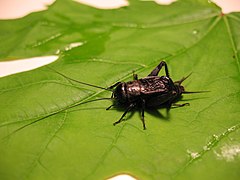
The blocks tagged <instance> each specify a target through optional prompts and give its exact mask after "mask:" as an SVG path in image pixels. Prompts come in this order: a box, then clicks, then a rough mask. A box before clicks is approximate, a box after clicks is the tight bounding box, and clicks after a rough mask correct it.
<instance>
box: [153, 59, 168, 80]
mask: <svg viewBox="0 0 240 180" xmlns="http://www.w3.org/2000/svg"><path fill="white" fill-rule="evenodd" d="M163 66H164V67H165V73H166V76H167V77H169V72H168V67H167V63H166V62H165V61H161V62H160V63H159V65H158V66H157V67H156V68H155V69H154V70H153V71H152V72H151V73H150V74H149V75H148V76H157V75H158V73H159V71H160V70H161V69H162V67H163Z"/></svg>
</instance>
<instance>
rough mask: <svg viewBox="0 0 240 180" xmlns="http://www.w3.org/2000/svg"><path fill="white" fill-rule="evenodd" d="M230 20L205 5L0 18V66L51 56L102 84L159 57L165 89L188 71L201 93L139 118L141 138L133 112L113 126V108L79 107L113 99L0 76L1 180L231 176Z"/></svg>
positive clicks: (234, 85)
mask: <svg viewBox="0 0 240 180" xmlns="http://www.w3.org/2000/svg"><path fill="white" fill-rule="evenodd" d="M239 22H240V13H232V14H228V15H223V14H222V13H221V11H220V10H219V8H218V7H216V6H215V5H213V4H209V3H208V2H207V1H203V0H202V1H200V0H199V1H193V0H188V1H178V2H176V3H173V4H172V5H170V6H160V5H157V4H155V3H154V2H142V1H134V0H132V1H130V6H128V7H123V8H120V9H114V10H99V9H95V8H92V7H89V6H85V5H81V4H78V3H76V2H72V1H68V0H62V1H56V2H55V3H54V4H53V5H52V6H50V7H49V9H48V10H47V11H42V12H38V13H33V14H30V15H28V16H26V17H24V18H21V19H17V20H6V21H0V49H1V52H0V59H1V60H3V61H4V60H9V59H20V58H27V57H35V56H44V55H52V54H54V53H56V52H60V53H59V59H58V61H56V62H55V63H53V64H51V66H50V67H51V68H53V69H55V70H57V71H59V72H61V73H63V74H64V75H66V76H68V77H71V78H73V79H76V80H81V81H84V82H87V83H91V84H94V85H98V86H102V87H108V86H110V85H112V84H114V83H116V82H118V81H130V80H131V79H132V72H133V71H135V73H137V74H138V75H139V77H145V76H146V75H147V74H149V73H150V72H151V70H152V69H153V68H154V67H156V66H157V65H158V63H159V62H160V61H161V60H165V61H166V62H167V64H168V66H169V71H170V75H171V77H172V78H173V80H179V79H181V78H182V77H183V76H186V75H188V74H189V73H191V72H192V75H191V77H190V78H188V79H187V80H186V81H185V82H184V86H185V87H186V90H188V91H199V90H208V91H210V92H209V93H203V94H185V95H184V96H183V99H182V101H184V102H190V104H191V105H190V106H189V107H182V108H175V109H171V111H170V118H169V119H168V120H167V119H165V118H162V117H159V116H158V115H156V114H154V113H151V112H146V114H145V119H146V126H147V130H143V129H142V124H141V121H140V115H139V113H138V112H137V111H136V112H135V113H132V114H131V113H129V114H128V116H127V120H126V121H124V122H122V123H121V124H119V125H117V126H113V125H112V123H113V122H115V121H117V120H118V119H119V118H120V116H121V115H122V114H123V111H122V110H118V109H111V110H109V111H105V108H106V107H108V106H110V105H111V101H96V102H91V103H87V104H80V103H82V102H85V101H88V100H93V99H97V98H101V97H110V96H111V93H110V92H108V91H103V90H101V89H96V88H92V87H87V86H83V85H81V84H77V83H71V82H70V81H69V80H68V79H66V78H64V77H63V76H61V75H59V74H57V73H56V72H55V71H52V70H51V69H49V68H46V67H43V68H39V69H36V70H33V71H29V72H24V73H20V74H16V75H11V76H8V77H4V78H1V79H0V102H1V104H0V105H1V108H0V138H1V141H0V177H1V179H106V178H108V177H111V176H113V175H117V174H121V173H127V174H130V175H132V176H135V177H137V178H139V179H170V178H174V179H238V178H239V177H240V171H239V167H240V156H239V154H240V153H239V149H240V130H239V129H240V119H239V117H240V101H239V99H240V76H239V75H240V61H239V59H240V56H239V51H240V34H239V32H240V31H239V29H240V23H239ZM72 43H78V46H77V47H71V46H70V45H72ZM81 43H82V45H81ZM80 45H81V46H80ZM179 103H181V102H179ZM79 104H80V105H79ZM159 111H160V113H162V114H163V115H164V114H165V109H160V110H159Z"/></svg>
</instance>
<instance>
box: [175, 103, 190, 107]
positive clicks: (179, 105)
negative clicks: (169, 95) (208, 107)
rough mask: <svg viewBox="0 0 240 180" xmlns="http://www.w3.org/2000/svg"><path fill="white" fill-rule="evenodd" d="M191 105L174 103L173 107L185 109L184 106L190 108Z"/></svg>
mask: <svg viewBox="0 0 240 180" xmlns="http://www.w3.org/2000/svg"><path fill="white" fill-rule="evenodd" d="M189 105H190V104H189V103H184V104H176V103H173V104H172V106H175V107H183V106H189Z"/></svg>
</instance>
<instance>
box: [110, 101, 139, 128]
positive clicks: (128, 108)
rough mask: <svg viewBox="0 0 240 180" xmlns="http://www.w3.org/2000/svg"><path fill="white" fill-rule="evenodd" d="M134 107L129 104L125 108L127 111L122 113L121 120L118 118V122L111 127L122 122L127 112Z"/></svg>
mask: <svg viewBox="0 0 240 180" xmlns="http://www.w3.org/2000/svg"><path fill="white" fill-rule="evenodd" d="M134 107H135V104H130V105H129V106H128V107H127V109H126V110H125V112H124V113H123V115H122V116H121V118H120V119H119V120H118V121H116V122H115V123H113V125H114V126H115V125H117V124H119V123H120V122H122V120H123V118H124V117H125V116H126V114H127V113H128V112H129V111H131V110H132V109H133V108H134Z"/></svg>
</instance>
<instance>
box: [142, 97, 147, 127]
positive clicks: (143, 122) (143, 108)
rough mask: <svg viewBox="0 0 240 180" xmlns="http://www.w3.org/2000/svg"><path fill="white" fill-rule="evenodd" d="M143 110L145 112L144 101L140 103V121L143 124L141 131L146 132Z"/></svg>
mask: <svg viewBox="0 0 240 180" xmlns="http://www.w3.org/2000/svg"><path fill="white" fill-rule="evenodd" d="M144 110H145V100H143V101H142V109H141V120H142V124H143V130H146V125H145V120H144Z"/></svg>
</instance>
